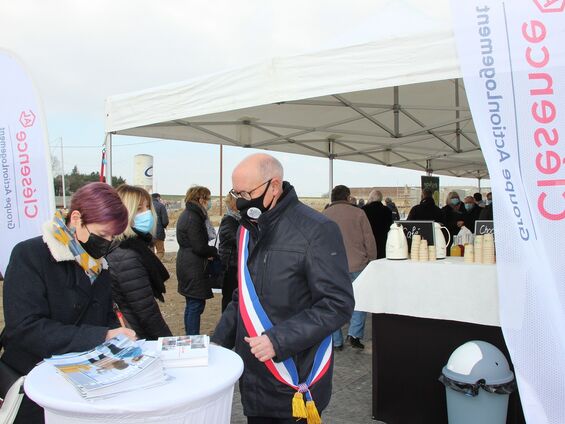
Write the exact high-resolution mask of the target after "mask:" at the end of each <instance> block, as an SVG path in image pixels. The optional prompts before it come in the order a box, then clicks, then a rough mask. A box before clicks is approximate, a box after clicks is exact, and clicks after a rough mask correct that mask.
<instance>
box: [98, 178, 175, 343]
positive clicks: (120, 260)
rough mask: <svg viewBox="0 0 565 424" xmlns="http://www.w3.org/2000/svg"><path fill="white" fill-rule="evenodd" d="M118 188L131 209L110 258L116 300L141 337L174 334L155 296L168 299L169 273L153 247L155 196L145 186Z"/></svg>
mask: <svg viewBox="0 0 565 424" xmlns="http://www.w3.org/2000/svg"><path fill="white" fill-rule="evenodd" d="M116 191H117V192H118V194H119V195H120V197H121V199H122V202H123V203H124V204H125V206H126V209H127V210H128V218H129V226H128V228H126V230H125V231H124V233H123V234H121V235H120V236H119V237H118V238H117V241H118V242H119V244H118V245H117V246H116V247H115V248H114V249H113V250H112V251H111V252H110V253H109V254H108V256H107V258H106V259H107V260H108V263H109V267H110V275H111V277H112V295H113V298H114V302H115V303H116V304H117V305H118V307H119V308H120V310H121V312H122V313H123V315H124V318H125V319H126V321H127V323H128V325H129V326H130V327H131V328H132V329H134V330H135V332H136V333H137V335H138V337H139V338H140V339H150V340H154V339H157V338H158V337H165V336H171V335H172V334H171V330H170V329H169V327H168V325H167V323H166V322H165V320H164V319H163V316H162V315H161V311H160V310H159V305H157V302H156V300H155V299H159V300H160V301H161V302H164V300H165V299H164V298H163V293H165V285H164V283H165V281H166V280H167V279H168V278H169V273H168V272H167V270H166V269H165V267H164V266H163V264H162V263H161V261H160V260H159V258H157V256H156V255H155V254H154V253H153V251H152V250H151V238H152V237H151V232H152V231H153V230H154V228H155V212H154V210H153V202H152V201H151V196H150V195H149V193H148V192H147V191H145V190H144V189H142V188H139V187H133V186H129V185H126V184H123V185H121V186H119V187H118V188H117V189H116Z"/></svg>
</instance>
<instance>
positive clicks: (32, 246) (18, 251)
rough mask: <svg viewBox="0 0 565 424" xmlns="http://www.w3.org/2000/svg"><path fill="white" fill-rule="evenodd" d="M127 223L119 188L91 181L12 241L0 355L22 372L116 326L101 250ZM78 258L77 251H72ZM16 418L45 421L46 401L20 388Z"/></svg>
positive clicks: (85, 346) (99, 339) (86, 345)
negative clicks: (38, 227)
mask: <svg viewBox="0 0 565 424" xmlns="http://www.w3.org/2000/svg"><path fill="white" fill-rule="evenodd" d="M126 226H127V210H126V209H125V207H124V205H123V204H122V202H121V200H120V197H119V196H118V194H117V193H116V191H115V190H114V189H113V188H111V187H110V186H109V185H107V184H104V183H90V184H87V185H85V186H83V187H82V188H80V189H79V190H77V192H76V193H75V194H74V196H73V198H72V199H71V205H70V209H69V213H68V214H67V215H66V216H64V215H63V213H62V212H61V211H57V213H56V214H55V217H54V219H53V221H50V222H47V223H45V224H44V226H43V236H39V237H34V238H31V239H29V240H26V241H23V242H21V243H19V244H17V245H16V246H15V247H14V249H13V250H12V253H11V257H10V262H9V263H8V267H7V269H6V273H5V280H4V298H3V301H4V322H5V329H4V335H3V338H2V342H3V345H4V353H3V355H2V359H1V360H2V362H4V363H5V364H7V365H8V366H10V367H11V368H13V369H14V370H15V371H16V372H17V373H19V374H21V375H25V374H27V373H29V372H30V371H31V370H32V368H33V367H34V366H35V365H36V364H37V363H38V362H40V361H41V360H42V359H44V358H48V357H50V356H52V355H60V354H64V353H69V352H80V351H84V350H89V349H92V348H94V347H95V346H97V345H99V344H101V343H103V342H104V341H105V340H107V339H110V338H112V337H114V336H116V335H118V334H124V335H126V336H128V337H130V338H132V339H135V332H134V331H133V330H130V329H127V328H116V327H119V324H118V322H117V320H116V317H115V315H114V313H113V310H112V296H111V287H110V276H109V273H108V270H107V266H106V261H105V260H104V259H103V256H104V255H105V254H106V252H107V251H108V248H109V246H110V243H111V240H112V238H113V236H114V235H116V234H120V233H121V232H123V230H124V229H125V227H126ZM77 258H78V259H77ZM15 422H16V423H26V424H35V423H43V409H42V408H41V407H39V406H38V405H37V404H35V403H34V402H32V401H31V400H30V399H29V398H28V397H27V396H24V398H23V401H22V404H21V406H20V409H19V412H18V416H17V417H16V421H15Z"/></svg>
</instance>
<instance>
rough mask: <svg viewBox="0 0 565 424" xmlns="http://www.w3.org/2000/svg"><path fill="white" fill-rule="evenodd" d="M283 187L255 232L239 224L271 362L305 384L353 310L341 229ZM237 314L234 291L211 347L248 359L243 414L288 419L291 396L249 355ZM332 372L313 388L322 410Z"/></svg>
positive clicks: (252, 227)
mask: <svg viewBox="0 0 565 424" xmlns="http://www.w3.org/2000/svg"><path fill="white" fill-rule="evenodd" d="M283 187H284V197H282V198H280V199H279V200H278V202H277V204H276V206H275V207H274V208H273V209H271V210H269V211H267V212H266V213H264V214H262V215H261V217H260V218H259V220H258V222H257V224H251V223H250V222H249V221H247V220H246V219H245V218H242V220H241V223H242V225H244V226H245V227H246V228H248V229H249V230H250V239H251V242H250V246H249V259H248V261H247V263H248V266H249V273H250V275H251V278H252V280H253V284H254V286H255V290H256V291H257V294H258V296H259V300H260V302H261V304H262V306H263V308H264V309H265V312H266V314H267V316H268V317H269V318H270V320H271V322H272V323H273V327H272V328H271V329H269V330H267V331H266V332H265V334H266V335H267V336H268V337H269V339H270V340H271V342H272V344H273V347H274V350H275V353H276V357H275V358H274V360H275V361H283V360H285V359H287V358H293V359H294V361H295V363H296V366H297V368H298V373H299V378H300V382H303V381H305V379H306V377H307V375H308V373H309V372H310V370H311V367H312V363H313V360H314V355H315V352H316V349H317V348H318V346H319V344H320V342H321V341H322V340H323V339H324V338H325V337H327V336H328V335H331V334H332V332H333V331H335V330H336V329H338V328H340V327H341V326H342V325H343V324H344V323H346V322H347V321H349V319H350V318H351V314H352V312H353V307H354V303H355V302H354V299H353V291H352V286H351V279H350V278H349V272H348V267H347V257H346V253H345V247H344V245H343V240H342V238H341V233H340V231H339V227H338V226H337V224H336V223H334V222H332V221H331V220H329V219H328V218H326V217H325V216H323V215H322V214H320V213H318V212H316V211H314V210H313V209H311V208H309V207H308V206H306V205H304V204H303V203H301V202H299V201H298V198H297V197H296V193H295V191H294V189H293V188H292V187H291V186H290V184H288V183H286V182H285V183H284V186H283ZM238 307H239V303H238V290H236V291H235V292H234V296H233V301H232V302H231V303H230V304H229V305H228V307H227V309H226V310H225V312H224V313H223V315H222V318H221V320H220V323H219V324H218V326H217V327H216V330H215V332H214V336H213V337H212V341H214V342H216V343H218V344H221V345H223V346H225V347H227V348H232V347H234V346H235V350H236V352H237V353H238V354H239V355H240V356H241V358H242V359H243V362H244V364H245V369H244V371H243V375H242V377H241V379H240V391H241V400H242V403H243V410H244V414H245V415H247V416H270V417H280V418H290V417H291V416H292V408H291V401H292V397H293V395H294V390H293V389H291V388H289V387H288V386H286V385H284V384H282V383H280V382H279V381H278V380H276V379H275V378H274V377H273V376H272V374H270V372H269V371H268V369H267V367H266V366H265V364H264V363H262V362H259V361H258V360H257V359H256V358H255V356H254V355H253V354H252V353H251V351H250V348H249V345H248V344H247V343H246V342H245V341H244V339H243V338H244V336H247V332H246V330H245V327H244V325H243V321H242V320H241V316H240V314H239V311H238ZM332 361H333V358H332ZM332 372H333V362H332V365H331V366H330V368H329V370H328V372H327V373H326V374H325V375H324V377H322V378H321V379H320V380H319V381H318V382H317V383H316V384H314V385H313V386H312V388H311V392H312V396H313V398H314V401H315V402H316V406H317V407H318V409H319V410H323V409H324V408H325V407H326V406H327V405H328V402H329V400H330V396H331V392H332Z"/></svg>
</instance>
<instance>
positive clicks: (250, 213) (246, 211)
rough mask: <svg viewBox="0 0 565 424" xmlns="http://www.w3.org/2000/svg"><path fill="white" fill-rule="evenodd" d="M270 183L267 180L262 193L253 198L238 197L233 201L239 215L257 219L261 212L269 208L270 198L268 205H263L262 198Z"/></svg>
mask: <svg viewBox="0 0 565 424" xmlns="http://www.w3.org/2000/svg"><path fill="white" fill-rule="evenodd" d="M270 185H271V181H270V180H269V182H268V183H267V187H265V190H264V191H263V194H262V195H261V196H259V197H257V198H255V199H251V200H246V199H244V198H242V197H240V198H239V199H237V200H236V201H235V206H236V208H237V209H238V210H239V212H240V213H241V216H247V217H249V218H251V219H259V217H260V216H261V214H263V213H264V212H266V211H268V210H269V208H270V207H271V204H272V203H273V201H272V200H271V203H269V205H268V206H267V207H265V206H263V200H264V199H265V195H266V194H267V190H268V189H269V186H270Z"/></svg>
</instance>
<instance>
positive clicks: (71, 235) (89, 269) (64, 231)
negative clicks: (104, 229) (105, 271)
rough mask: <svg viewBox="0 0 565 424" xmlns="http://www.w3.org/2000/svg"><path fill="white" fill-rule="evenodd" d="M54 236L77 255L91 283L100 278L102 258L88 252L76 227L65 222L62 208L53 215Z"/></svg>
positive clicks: (76, 258) (76, 259)
mask: <svg viewBox="0 0 565 424" xmlns="http://www.w3.org/2000/svg"><path fill="white" fill-rule="evenodd" d="M53 236H54V237H55V238H56V239H57V240H58V241H59V242H61V244H63V245H65V246H67V248H68V249H69V250H70V251H71V253H72V254H73V256H74V257H75V261H76V263H77V264H79V265H80V267H81V268H82V269H83V270H84V272H86V275H88V278H90V284H92V283H94V280H96V278H98V275H99V274H100V272H101V271H102V259H94V258H93V257H92V256H90V255H89V254H88V253H86V251H85V250H84V248H83V247H82V246H81V244H80V242H79V241H78V240H77V239H76V238H75V229H74V228H73V229H70V228H69V227H67V225H66V224H65V218H64V215H63V211H61V210H58V211H57V212H55V216H54V217H53Z"/></svg>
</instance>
